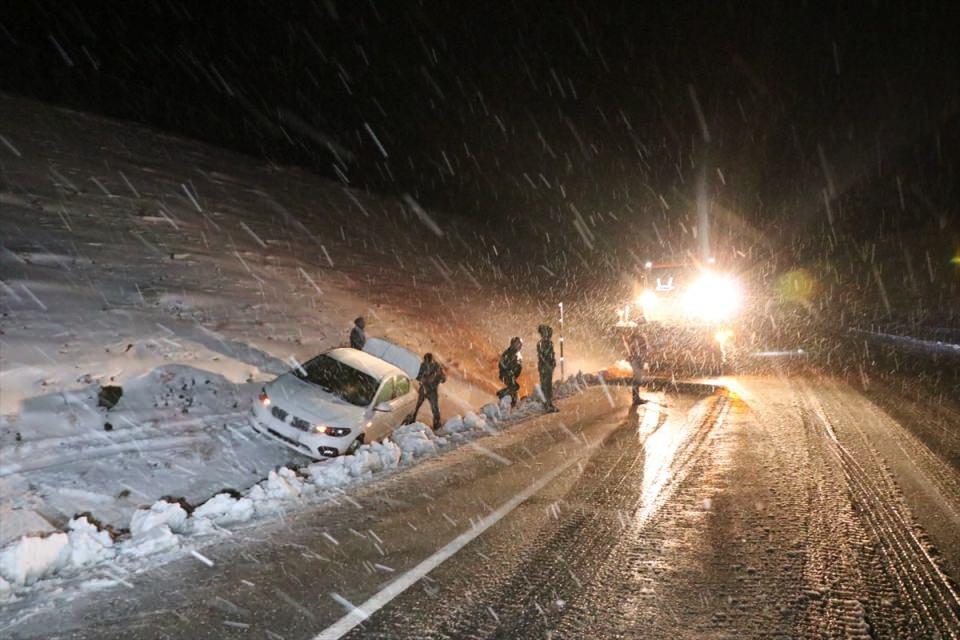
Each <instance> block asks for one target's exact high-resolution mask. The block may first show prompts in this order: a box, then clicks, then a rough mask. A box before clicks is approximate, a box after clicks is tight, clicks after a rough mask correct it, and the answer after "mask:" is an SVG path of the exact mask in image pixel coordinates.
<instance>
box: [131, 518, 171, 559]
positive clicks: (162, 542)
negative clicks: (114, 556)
mask: <svg viewBox="0 0 960 640" xmlns="http://www.w3.org/2000/svg"><path fill="white" fill-rule="evenodd" d="M179 546H180V536H178V535H177V534H175V533H174V532H173V531H172V530H171V529H170V527H169V526H167V525H165V524H160V525H157V526H155V527H153V528H151V529H147V530H146V531H144V532H143V533H141V534H140V535H139V536H136V537H133V538H131V539H129V540H125V541H124V542H123V543H122V544H121V545H120V553H122V554H124V555H126V556H131V557H138V558H142V557H146V556H152V555H155V554H158V553H163V552H164V551H172V550H174V549H176V548H178V547H179Z"/></svg>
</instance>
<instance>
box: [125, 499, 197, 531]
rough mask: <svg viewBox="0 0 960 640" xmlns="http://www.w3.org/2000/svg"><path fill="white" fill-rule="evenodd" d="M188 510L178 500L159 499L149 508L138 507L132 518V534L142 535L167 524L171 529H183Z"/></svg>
mask: <svg viewBox="0 0 960 640" xmlns="http://www.w3.org/2000/svg"><path fill="white" fill-rule="evenodd" d="M186 522H187V511H186V510H185V509H184V508H183V507H181V506H180V505H179V504H178V503H176V502H172V503H171V502H167V501H166V500H158V501H156V502H154V503H153V505H151V506H150V508H149V509H138V510H137V511H136V512H135V513H134V514H133V517H132V518H131V519H130V535H131V536H133V538H134V539H136V538H139V537H142V536H143V535H144V534H146V533H147V532H149V531H150V530H151V529H154V528H157V527H161V526H167V527H168V528H169V529H170V530H171V531H183V528H184V525H185V524H186Z"/></svg>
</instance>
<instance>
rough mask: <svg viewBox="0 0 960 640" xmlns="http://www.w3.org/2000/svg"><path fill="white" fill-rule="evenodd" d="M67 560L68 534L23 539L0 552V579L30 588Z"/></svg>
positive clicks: (61, 566) (57, 569)
mask: <svg viewBox="0 0 960 640" xmlns="http://www.w3.org/2000/svg"><path fill="white" fill-rule="evenodd" d="M69 561H70V538H69V536H67V534H65V533H54V534H51V535H49V536H44V537H39V536H23V537H22V538H20V540H19V541H17V542H15V543H13V544H12V545H10V546H8V547H7V548H5V549H4V550H3V551H2V552H0V576H2V577H3V578H4V579H5V580H8V581H9V582H11V583H13V584H15V585H31V584H33V583H34V582H36V581H37V580H39V579H41V578H45V577H46V576H49V575H52V574H54V573H56V572H57V571H59V570H60V569H62V568H63V567H65V566H66V565H67V563H68V562H69Z"/></svg>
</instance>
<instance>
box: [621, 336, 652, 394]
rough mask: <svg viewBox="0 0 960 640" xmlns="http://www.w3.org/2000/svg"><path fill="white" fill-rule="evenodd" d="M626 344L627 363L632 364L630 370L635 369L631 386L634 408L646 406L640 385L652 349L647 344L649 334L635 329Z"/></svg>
mask: <svg viewBox="0 0 960 640" xmlns="http://www.w3.org/2000/svg"><path fill="white" fill-rule="evenodd" d="M625 342H626V347H627V362H629V363H630V368H631V369H633V381H632V384H631V386H632V390H633V404H634V406H636V405H638V404H645V403H646V402H647V401H646V400H644V399H642V398H641V397H640V385H641V384H642V377H643V363H644V362H646V361H647V352H648V351H649V348H650V345H649V343H648V342H647V334H646V333H644V332H643V331H642V330H641V329H640V327H635V328H634V329H633V331H631V332H630V336H629V337H628V338H626V339H625Z"/></svg>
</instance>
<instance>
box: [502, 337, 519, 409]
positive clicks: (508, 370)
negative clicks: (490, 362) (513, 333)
mask: <svg viewBox="0 0 960 640" xmlns="http://www.w3.org/2000/svg"><path fill="white" fill-rule="evenodd" d="M522 347H523V340H521V339H520V338H519V337H515V338H513V340H511V341H510V346H509V347H507V350H506V351H504V352H503V353H502V354H501V355H500V362H499V368H500V382H502V383H503V384H504V385H505V386H504V387H503V389H500V390H499V391H497V397H498V398H500V399H501V400H502V399H503V398H504V397H505V396H510V406H511V407H515V406H517V394H518V393H519V392H520V383H519V382H518V380H519V378H520V373H521V372H522V371H523V364H522V362H521V360H522V358H521V356H520V349H521V348H522Z"/></svg>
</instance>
